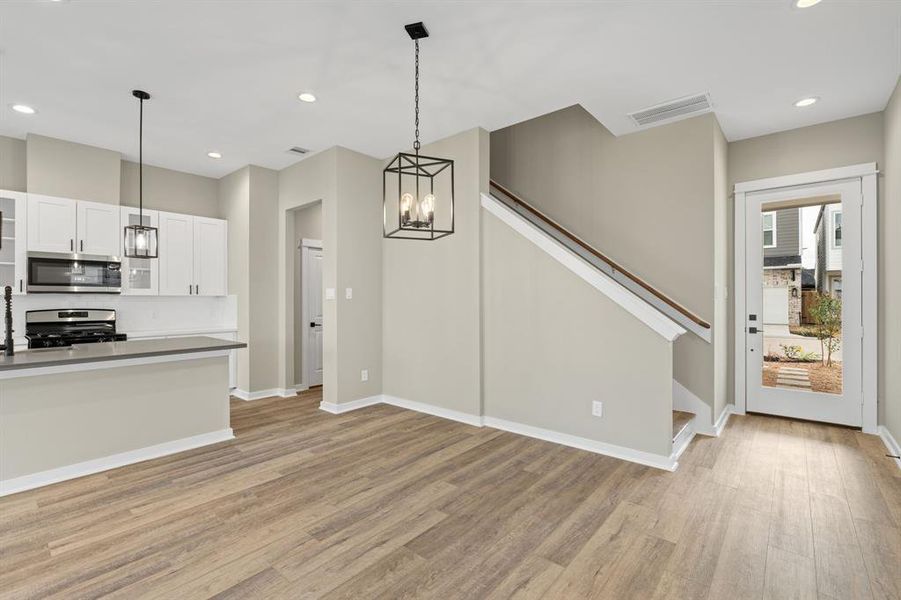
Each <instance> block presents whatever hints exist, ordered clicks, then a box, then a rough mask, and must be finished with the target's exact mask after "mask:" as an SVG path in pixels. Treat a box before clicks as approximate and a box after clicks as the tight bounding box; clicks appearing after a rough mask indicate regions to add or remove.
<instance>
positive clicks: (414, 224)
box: [382, 23, 454, 240]
mask: <svg viewBox="0 0 901 600" xmlns="http://www.w3.org/2000/svg"><path fill="white" fill-rule="evenodd" d="M404 28H405V29H406V30H407V33H408V34H409V35H410V38H411V39H412V40H413V45H414V63H415V71H414V82H415V83H414V95H413V104H414V109H413V114H414V125H415V127H414V129H415V131H414V136H415V138H414V141H413V153H412V154H410V153H407V152H400V153H398V154H397V156H395V157H394V158H393V159H392V160H391V162H390V163H388V166H387V167H385V170H384V171H383V172H382V210H383V217H384V231H383V233H384V236H385V237H386V238H394V239H406V240H437V239H439V238H443V237H446V236H448V235H450V234H452V233H453V232H454V161H453V160H450V159H447V158H438V157H435V156H423V155H422V154H420V153H419V149H420V147H421V144H420V142H419V40H421V39H423V38H427V37H429V32H428V30H427V29H426V28H425V25H423V24H422V23H411V24H410V25H405V26H404Z"/></svg>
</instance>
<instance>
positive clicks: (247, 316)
mask: <svg viewBox="0 0 901 600" xmlns="http://www.w3.org/2000/svg"><path fill="white" fill-rule="evenodd" d="M217 195H218V209H217V212H218V213H219V214H221V215H222V218H224V219H226V220H227V221H228V223H229V227H228V293H229V294H234V295H235V296H237V299H238V339H239V340H241V341H244V342H246V343H247V349H244V350H239V351H238V360H237V363H238V388H239V389H240V390H242V391H245V392H260V391H263V390H272V389H274V388H277V387H279V385H278V383H279V381H278V343H279V333H278V320H277V319H276V318H275V317H274V315H275V312H276V311H277V310H278V295H277V289H278V240H277V233H278V220H277V216H278V173H277V172H276V171H272V170H270V169H264V168H262V167H257V166H254V165H250V166H247V167H244V168H242V169H239V170H238V171H235V172H234V173H231V174H230V175H227V176H225V177H223V178H222V179H220V180H219V182H218V192H217Z"/></svg>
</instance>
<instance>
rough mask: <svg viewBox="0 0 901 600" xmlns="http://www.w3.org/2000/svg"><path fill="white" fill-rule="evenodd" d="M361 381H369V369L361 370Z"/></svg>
mask: <svg viewBox="0 0 901 600" xmlns="http://www.w3.org/2000/svg"><path fill="white" fill-rule="evenodd" d="M360 381H369V369H363V370H362V371H360Z"/></svg>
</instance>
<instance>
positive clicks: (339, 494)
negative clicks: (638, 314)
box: [0, 393, 901, 600]
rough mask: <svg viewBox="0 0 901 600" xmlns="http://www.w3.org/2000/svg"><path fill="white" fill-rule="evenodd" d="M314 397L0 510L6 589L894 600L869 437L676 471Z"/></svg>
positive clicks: (763, 449)
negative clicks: (210, 440)
mask: <svg viewBox="0 0 901 600" xmlns="http://www.w3.org/2000/svg"><path fill="white" fill-rule="evenodd" d="M319 399H320V398H319V395H318V393H307V394H304V395H301V396H298V397H297V398H291V399H266V400H259V401H256V402H249V403H245V402H240V401H235V402H233V403H232V422H233V426H234V429H235V432H236V434H237V439H236V440H234V441H231V442H226V443H222V444H218V445H216V446H211V447H207V448H203V449H198V450H195V451H191V452H186V453H182V454H179V455H176V456H170V457H166V458H163V459H158V460H154V461H150V462H145V463H142V464H138V465H132V466H130V467H125V468H122V469H117V470H114V471H108V472H105V473H101V474H97V475H93V476H90V477H85V478H82V479H79V480H75V481H70V482H65V483H61V484H57V485H54V486H50V487H46V488H43V489H39V490H33V491H30V492H25V493H21V494H17V495H14V496H10V497H6V498H2V499H0V597H3V598H67V599H69V598H94V597H112V598H128V599H133V598H165V599H186V598H210V597H216V598H242V599H250V598H292V599H294V598H319V597H325V598H392V599H394V598H440V599H453V598H473V599H483V598H484V599H489V598H490V599H493V598H514V597H515V598H559V599H566V600H573V599H579V598H615V599H627V598H638V599H642V600H645V599H661V598H673V599H691V598H713V599H719V598H725V599H728V600H738V599H741V598H779V599H787V598H823V599H826V598H829V599H834V600H845V599H851V598H901V535H899V526H901V471H899V469H898V468H897V467H896V466H895V465H894V464H892V463H891V461H890V460H889V459H887V458H885V457H884V455H885V449H884V447H883V446H882V443H881V442H880V440H879V439H878V438H876V437H873V436H867V435H863V434H860V433H856V432H854V431H851V430H847V429H842V428H838V427H828V426H824V425H816V424H811V423H802V422H794V421H789V420H784V419H777V418H770V417H762V416H747V417H733V418H732V419H731V420H730V422H729V425H728V427H727V429H726V431H725V433H724V435H723V436H722V437H720V438H705V437H701V436H699V437H697V438H696V439H695V441H694V442H692V444H691V446H690V447H689V449H688V450H687V451H686V453H685V454H684V455H683V457H682V460H681V467H680V468H679V470H678V471H677V472H676V473H666V472H663V471H658V470H655V469H651V468H646V467H642V466H639V465H635V464H631V463H627V462H622V461H619V460H615V459H612V458H607V457H603V456H598V455H594V454H590V453H587V452H582V451H578V450H574V449H571V448H565V447H562V446H557V445H554V444H550V443H546V442H541V441H538V440H533V439H529V438H525V437H521V436H517V435H514V434H510V433H503V432H500V431H497V430H493V429H488V428H482V429H479V428H475V427H470V426H467V425H463V424H460V423H456V422H453V421H447V420H443V419H439V418H436V417H431V416H427V415H422V414H418V413H415V412H410V411H406V410H402V409H399V408H395V407H391V406H374V407H370V408H366V409H363V410H359V411H355V412H351V413H346V414H343V415H338V416H336V415H330V414H327V413H324V412H322V411H319V410H318V409H317V406H318V403H319Z"/></svg>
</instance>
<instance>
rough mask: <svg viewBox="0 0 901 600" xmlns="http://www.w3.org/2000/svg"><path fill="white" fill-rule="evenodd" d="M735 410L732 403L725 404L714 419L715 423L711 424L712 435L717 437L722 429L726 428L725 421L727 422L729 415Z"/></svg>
mask: <svg viewBox="0 0 901 600" xmlns="http://www.w3.org/2000/svg"><path fill="white" fill-rule="evenodd" d="M734 412H735V405H734V404H727V405H726V408H724V409H723V412H721V413H720V416H719V418H718V419H717V420H716V423H715V424H714V426H713V435H715V436H716V437H719V436H720V435H722V433H723V430H724V429H725V428H726V423H728V422H729V416H730V415H731V414H732V413H734Z"/></svg>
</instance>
